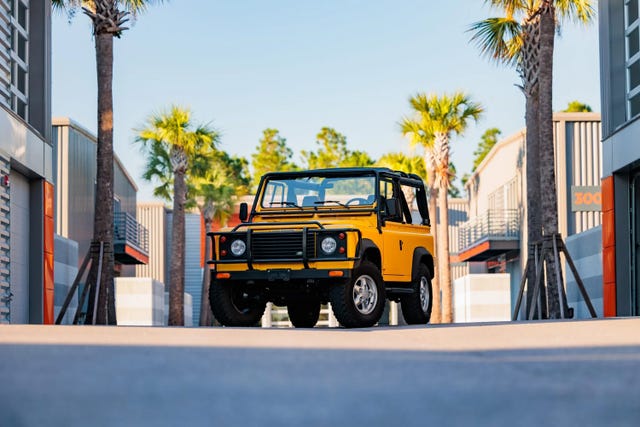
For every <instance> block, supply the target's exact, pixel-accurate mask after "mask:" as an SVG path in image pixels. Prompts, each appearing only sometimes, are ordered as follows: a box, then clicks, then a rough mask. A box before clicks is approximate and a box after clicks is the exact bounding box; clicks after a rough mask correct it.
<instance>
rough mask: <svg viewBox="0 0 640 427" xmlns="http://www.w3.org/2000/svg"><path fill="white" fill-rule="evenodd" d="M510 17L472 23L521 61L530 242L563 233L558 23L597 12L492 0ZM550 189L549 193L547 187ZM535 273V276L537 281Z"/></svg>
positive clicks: (478, 33) (501, 54) (484, 40)
mask: <svg viewBox="0 0 640 427" xmlns="http://www.w3.org/2000/svg"><path fill="white" fill-rule="evenodd" d="M487 2H490V3H491V4H492V5H493V6H496V7H499V8H500V9H502V11H503V12H504V14H505V16H504V17H500V18H489V19H486V20H483V21H480V22H477V23H475V24H473V25H472V27H471V31H473V32H474V35H473V37H472V41H474V42H476V43H477V45H478V46H479V47H480V50H481V52H482V53H483V54H484V55H486V56H488V57H490V58H491V59H492V60H495V61H497V62H498V63H503V64H508V65H515V66H516V67H517V70H518V73H519V74H520V77H521V80H522V87H521V88H522V90H523V92H524V94H525V100H526V113H525V120H526V128H527V135H526V157H527V164H526V169H527V172H526V173H527V228H528V241H529V242H534V241H538V240H540V238H541V237H542V234H543V231H544V233H545V234H555V233H557V230H558V227H557V223H558V209H557V193H556V187H555V162H554V141H553V110H552V83H553V47H554V46H553V45H554V39H555V33H556V22H558V21H560V20H565V19H573V20H576V21H579V22H583V23H586V22H589V21H590V20H592V18H593V16H594V10H593V7H592V4H593V2H592V1H591V0H487ZM541 188H544V191H541ZM533 275H534V274H533V273H531V274H530V276H529V282H530V283H532V282H533V280H535V278H534V277H533ZM553 281H555V275H554V274H551V275H550V284H549V286H548V288H549V289H548V291H549V293H550V294H549V306H550V314H551V316H555V315H556V312H557V310H558V307H559V297H558V295H557V290H556V286H554V285H553V284H552V283H551V282H553Z"/></svg>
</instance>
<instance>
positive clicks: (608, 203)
mask: <svg viewBox="0 0 640 427" xmlns="http://www.w3.org/2000/svg"><path fill="white" fill-rule="evenodd" d="M614 201H615V198H614V194H613V176H608V177H606V178H604V179H603V180H602V212H607V211H612V210H613V209H614V206H615V205H614Z"/></svg>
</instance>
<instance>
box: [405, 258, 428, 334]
mask: <svg viewBox="0 0 640 427" xmlns="http://www.w3.org/2000/svg"><path fill="white" fill-rule="evenodd" d="M411 289H412V290H413V293H412V294H410V295H406V296H403V297H402V298H401V299H400V304H401V306H402V315H403V316H404V320H405V321H406V322H407V323H408V324H409V325H425V324H427V323H429V319H431V308H432V304H433V296H432V295H433V294H432V288H431V272H430V271H429V269H428V268H427V266H426V265H424V264H420V266H419V267H418V271H417V273H416V277H414V279H413V281H412V282H411Z"/></svg>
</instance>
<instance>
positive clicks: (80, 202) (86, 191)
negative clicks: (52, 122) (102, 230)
mask: <svg viewBox="0 0 640 427" xmlns="http://www.w3.org/2000/svg"><path fill="white" fill-rule="evenodd" d="M54 133H55V134H57V145H56V153H55V154H56V165H57V170H56V182H55V183H54V184H55V186H56V196H57V201H58V203H57V204H56V233H57V234H59V235H61V236H63V237H66V238H68V239H72V240H75V241H76V242H78V254H79V260H80V262H81V261H82V260H83V259H84V256H85V255H86V253H87V251H88V250H89V246H90V243H91V239H92V238H93V215H94V212H95V200H94V199H95V196H94V194H95V180H96V144H95V143H94V142H93V141H91V140H90V139H89V138H87V137H86V136H85V135H84V134H81V133H79V132H77V131H76V130H75V129H73V128H71V127H68V126H55V127H54Z"/></svg>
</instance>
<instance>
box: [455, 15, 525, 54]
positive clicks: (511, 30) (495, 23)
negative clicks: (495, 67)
mask: <svg viewBox="0 0 640 427" xmlns="http://www.w3.org/2000/svg"><path fill="white" fill-rule="evenodd" d="M467 31H469V32H471V33H473V35H472V37H471V40H470V41H471V42H472V43H474V44H475V45H476V46H477V47H478V48H479V49H480V53H481V55H483V56H486V57H488V58H489V59H491V60H492V61H495V62H497V63H501V64H506V65H509V66H512V65H515V64H516V63H517V61H518V59H519V54H520V49H519V47H520V46H521V45H522V41H521V37H522V27H521V25H520V23H518V22H517V21H515V20H513V19H511V18H508V17H503V18H501V17H498V18H487V19H484V20H482V21H478V22H475V23H474V24H472V25H471V26H470V27H469V29H468V30H467Z"/></svg>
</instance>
